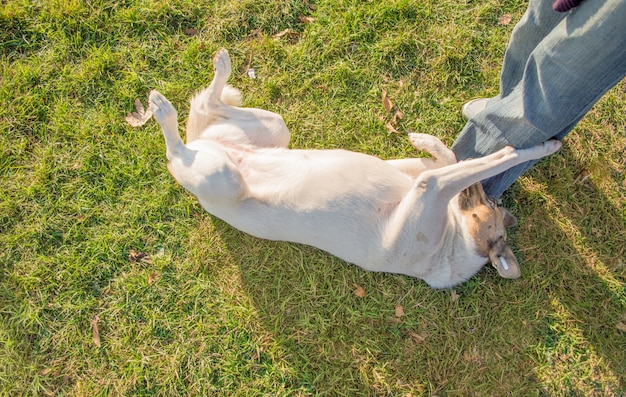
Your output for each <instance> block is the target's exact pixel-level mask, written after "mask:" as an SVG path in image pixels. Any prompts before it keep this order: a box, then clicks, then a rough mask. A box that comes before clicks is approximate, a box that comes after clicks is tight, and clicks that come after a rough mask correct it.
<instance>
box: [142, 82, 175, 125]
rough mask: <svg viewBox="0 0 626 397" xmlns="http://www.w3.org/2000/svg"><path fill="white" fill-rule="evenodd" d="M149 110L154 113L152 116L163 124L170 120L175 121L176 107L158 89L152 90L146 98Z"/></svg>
mask: <svg viewBox="0 0 626 397" xmlns="http://www.w3.org/2000/svg"><path fill="white" fill-rule="evenodd" d="M148 103H149V105H150V110H151V111H152V114H153V115H154V118H155V119H156V120H157V121H158V122H159V124H161V125H163V124H165V123H167V122H171V121H172V120H174V121H176V118H177V114H176V109H174V106H172V104H171V103H170V101H168V100H167V98H165V97H164V96H163V95H162V94H161V93H160V92H159V91H157V90H152V92H150V97H149V100H148Z"/></svg>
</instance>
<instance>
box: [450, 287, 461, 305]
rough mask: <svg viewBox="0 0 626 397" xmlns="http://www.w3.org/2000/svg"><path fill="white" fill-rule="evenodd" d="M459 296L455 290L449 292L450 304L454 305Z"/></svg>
mask: <svg viewBox="0 0 626 397" xmlns="http://www.w3.org/2000/svg"><path fill="white" fill-rule="evenodd" d="M459 297H460V295H459V294H457V293H456V291H455V290H452V291H450V302H452V303H454V302H456V301H458V300H459Z"/></svg>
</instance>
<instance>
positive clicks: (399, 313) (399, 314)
mask: <svg viewBox="0 0 626 397" xmlns="http://www.w3.org/2000/svg"><path fill="white" fill-rule="evenodd" d="M402 316H404V308H403V307H402V305H401V304H397V305H396V317H402Z"/></svg>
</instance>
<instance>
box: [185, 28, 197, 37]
mask: <svg viewBox="0 0 626 397" xmlns="http://www.w3.org/2000/svg"><path fill="white" fill-rule="evenodd" d="M183 32H184V33H185V34H186V35H187V36H195V35H197V34H198V29H196V28H187V29H185V30H183Z"/></svg>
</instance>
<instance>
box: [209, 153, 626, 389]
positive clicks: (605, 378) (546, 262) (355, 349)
mask: <svg viewBox="0 0 626 397" xmlns="http://www.w3.org/2000/svg"><path fill="white" fill-rule="evenodd" d="M560 162H565V163H567V167H569V168H570V169H574V170H581V169H582V168H581V166H580V165H578V164H575V163H573V160H572V159H571V158H569V157H568V156H567V154H566V155H565V156H564V157H561V160H555V161H553V162H551V163H549V164H548V165H547V166H546V167H547V169H546V170H544V169H542V172H541V173H539V174H538V175H536V176H535V181H536V182H539V183H541V184H545V185H547V186H548V188H547V195H550V196H549V197H548V196H546V195H544V193H541V192H538V193H535V192H533V191H528V192H520V193H519V194H518V196H519V197H518V198H517V199H516V200H517V205H518V207H519V208H518V212H519V213H518V215H520V220H521V221H522V222H521V225H520V227H519V229H518V230H517V232H516V234H515V235H514V242H513V245H516V246H518V247H519V248H520V249H519V251H520V254H519V255H520V257H521V258H522V260H523V262H524V263H523V267H524V268H523V276H522V279H520V280H517V281H513V282H511V281H507V280H502V279H500V278H499V277H498V276H497V274H496V272H495V271H494V270H493V269H491V268H489V267H487V268H486V269H484V270H482V271H481V272H480V273H479V274H478V275H477V276H475V277H474V278H472V279H471V280H469V281H468V282H466V283H465V284H462V285H461V286H459V287H457V288H456V289H455V292H454V293H453V292H451V291H450V290H444V291H436V290H432V289H430V288H428V287H427V286H426V284H425V283H423V282H422V281H419V280H415V279H411V278H409V277H404V276H398V275H392V274H383V273H371V272H366V271H363V270H361V269H358V268H357V267H356V266H354V265H351V264H347V263H345V262H343V261H341V260H339V259H337V258H334V257H332V256H330V255H328V254H326V253H324V252H321V251H319V250H317V249H314V248H310V247H306V246H302V245H298V244H289V243H282V242H271V241H263V240H259V239H256V238H254V237H251V236H248V235H245V234H244V233H241V232H239V231H237V230H234V229H233V228H231V227H230V226H228V225H227V224H225V223H224V222H222V221H219V220H217V219H215V218H211V219H210V220H209V219H207V220H206V222H211V223H212V224H213V226H214V228H215V230H216V231H217V233H218V234H219V235H220V239H221V240H222V242H223V244H224V246H225V248H226V250H227V251H228V254H229V256H230V257H231V258H232V261H233V262H234V263H236V264H237V265H238V267H239V271H240V277H241V282H242V286H243V288H244V291H245V293H246V294H247V295H248V296H249V298H250V300H251V302H252V304H253V305H254V306H255V308H256V310H257V312H258V317H259V321H261V323H262V326H263V327H264V328H265V330H267V331H268V332H270V333H271V334H272V335H273V338H274V341H275V342H276V343H277V344H278V345H279V346H280V348H281V351H282V353H281V354H275V355H274V356H272V357H271V358H269V359H268V360H269V362H270V363H271V362H272V361H273V362H274V364H276V363H277V362H279V361H280V362H281V363H286V365H287V366H288V367H289V368H290V374H291V376H289V377H287V378H286V379H285V380H284V384H283V386H284V388H285V389H288V390H301V391H309V392H315V393H321V394H325V393H344V394H350V393H354V392H359V393H365V394H380V393H383V394H389V393H391V394H398V393H407V392H412V393H419V394H421V393H426V394H430V393H440V394H441V393H443V394H444V395H445V394H446V393H448V394H451V395H452V394H456V393H461V394H463V393H470V392H476V393H488V394H489V393H491V394H493V393H495V394H498V395H504V394H509V393H514V394H515V393H517V394H519V393H521V394H525V393H531V394H537V393H540V394H541V393H548V394H553V393H557V394H567V395H571V394H574V395H620V393H621V392H623V391H624V390H625V389H626V384H625V382H624V380H625V372H624V371H625V368H624V366H623V363H624V362H625V361H626V357H625V354H626V353H625V352H626V342H625V340H624V335H623V333H620V332H621V331H618V330H617V329H616V324H617V323H618V322H619V321H624V320H625V319H624V309H625V298H626V296H625V291H624V263H623V261H622V259H621V258H622V257H623V254H624V232H623V231H624V230H626V224H625V220H624V216H623V212H624V209H623V208H616V207H615V206H614V205H612V204H611V201H610V200H609V199H608V198H607V197H605V196H604V195H603V194H602V192H601V191H600V190H599V189H597V188H596V187H595V186H594V185H593V184H592V183H590V182H589V181H586V182H584V183H582V184H580V183H578V184H576V183H574V180H573V179H572V178H569V179H568V178H564V179H563V180H561V181H558V182H555V181H554V180H553V179H552V178H553V176H552V173H551V172H552V171H554V170H555V169H559V170H560V169H561V168H562V167H563V164H560ZM558 172H559V171H557V173H558ZM564 184H565V185H568V184H569V185H571V187H570V188H569V189H566V188H565V187H564V186H563V185H564ZM518 238H519V239H518ZM242 248H243V249H242ZM207 271H208V270H207ZM357 286H361V287H363V288H364V290H365V291H366V296H365V297H364V298H361V297H358V296H356V295H355V293H354V290H355V288H356V287H357ZM455 295H456V297H455ZM459 297H460V298H459ZM398 305H400V306H402V308H403V311H404V312H405V315H404V316H401V317H398V316H397V315H396V311H395V310H396V306H398ZM504 378H506V379H507V381H506V382H504V381H502V379H504Z"/></svg>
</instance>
